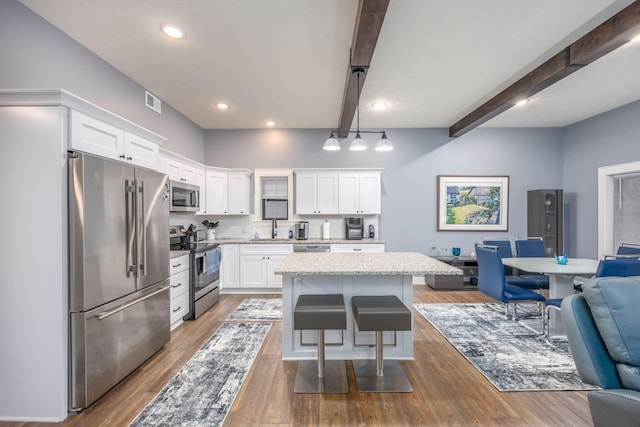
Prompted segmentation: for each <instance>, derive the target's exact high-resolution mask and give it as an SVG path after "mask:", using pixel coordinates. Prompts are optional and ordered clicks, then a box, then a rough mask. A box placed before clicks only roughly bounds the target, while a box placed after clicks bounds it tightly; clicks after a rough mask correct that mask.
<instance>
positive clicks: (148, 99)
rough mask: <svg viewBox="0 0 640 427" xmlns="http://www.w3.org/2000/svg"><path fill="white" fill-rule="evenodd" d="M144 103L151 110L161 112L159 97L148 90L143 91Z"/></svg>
mask: <svg viewBox="0 0 640 427" xmlns="http://www.w3.org/2000/svg"><path fill="white" fill-rule="evenodd" d="M144 103H145V105H146V106H147V107H149V108H151V109H152V110H153V111H155V112H157V113H158V114H162V101H161V100H160V98H158V97H157V96H155V95H154V94H152V93H149V91H147V90H145V91H144Z"/></svg>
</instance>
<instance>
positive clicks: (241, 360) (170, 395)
mask: <svg viewBox="0 0 640 427" xmlns="http://www.w3.org/2000/svg"><path fill="white" fill-rule="evenodd" d="M269 328H271V323H256V322H253V323H238V322H235V323H223V324H222V326H220V328H219V329H218V330H217V331H216V332H215V333H214V334H213V335H212V336H211V338H209V340H208V341H207V342H206V343H205V344H204V345H203V346H202V347H201V348H200V350H198V351H197V353H196V354H194V355H193V357H192V358H191V360H189V361H188V362H187V364H186V365H184V366H183V367H182V369H181V370H180V371H179V372H178V373H177V374H176V376H174V377H173V378H172V379H171V381H169V383H168V384H167V385H166V386H165V388H164V389H162V391H161V392H160V393H158V395H157V396H156V397H155V398H154V399H153V400H152V401H151V402H150V403H149V404H148V405H147V407H146V408H144V409H143V410H142V412H140V414H138V416H137V417H136V419H135V420H133V422H132V423H131V424H130V426H134V427H147V426H154V427H156V426H219V425H222V423H223V422H224V419H225V417H226V416H227V412H228V411H229V408H231V405H232V404H233V401H234V399H235V398H236V395H237V394H238V391H239V390H240V387H241V386H242V382H243V381H244V379H245V378H246V376H247V373H248V372H249V369H250V368H251V365H252V364H253V361H254V359H255V358H256V356H257V354H258V351H260V347H262V343H263V341H264V339H265V337H266V335H267V332H269Z"/></svg>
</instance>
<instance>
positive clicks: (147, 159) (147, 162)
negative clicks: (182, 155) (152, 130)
mask: <svg viewBox="0 0 640 427" xmlns="http://www.w3.org/2000/svg"><path fill="white" fill-rule="evenodd" d="M124 155H125V160H127V161H128V162H131V163H133V164H134V165H136V166H142V167H145V168H149V169H153V170H159V165H160V148H159V147H158V144H156V143H155V142H151V141H149V140H148V139H144V138H142V137H140V136H138V135H134V134H132V133H129V132H125V133H124Z"/></svg>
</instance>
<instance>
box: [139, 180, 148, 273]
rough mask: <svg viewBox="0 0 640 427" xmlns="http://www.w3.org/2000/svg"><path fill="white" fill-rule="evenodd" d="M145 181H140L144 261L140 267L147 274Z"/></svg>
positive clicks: (140, 262)
mask: <svg viewBox="0 0 640 427" xmlns="http://www.w3.org/2000/svg"><path fill="white" fill-rule="evenodd" d="M144 206H145V205H144V181H140V210H141V211H142V212H141V215H140V229H141V230H142V239H141V241H142V261H140V260H139V262H138V264H140V268H141V270H142V273H143V275H144V276H146V275H147V221H146V212H145V210H144Z"/></svg>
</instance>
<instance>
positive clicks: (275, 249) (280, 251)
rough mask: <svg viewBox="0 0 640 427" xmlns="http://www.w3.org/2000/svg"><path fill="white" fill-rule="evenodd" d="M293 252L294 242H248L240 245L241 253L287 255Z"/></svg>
mask: <svg viewBox="0 0 640 427" xmlns="http://www.w3.org/2000/svg"><path fill="white" fill-rule="evenodd" d="M292 252H293V244H278V243H265V244H260V243H258V244H246V245H240V255H265V256H269V255H286V254H290V253H292Z"/></svg>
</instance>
